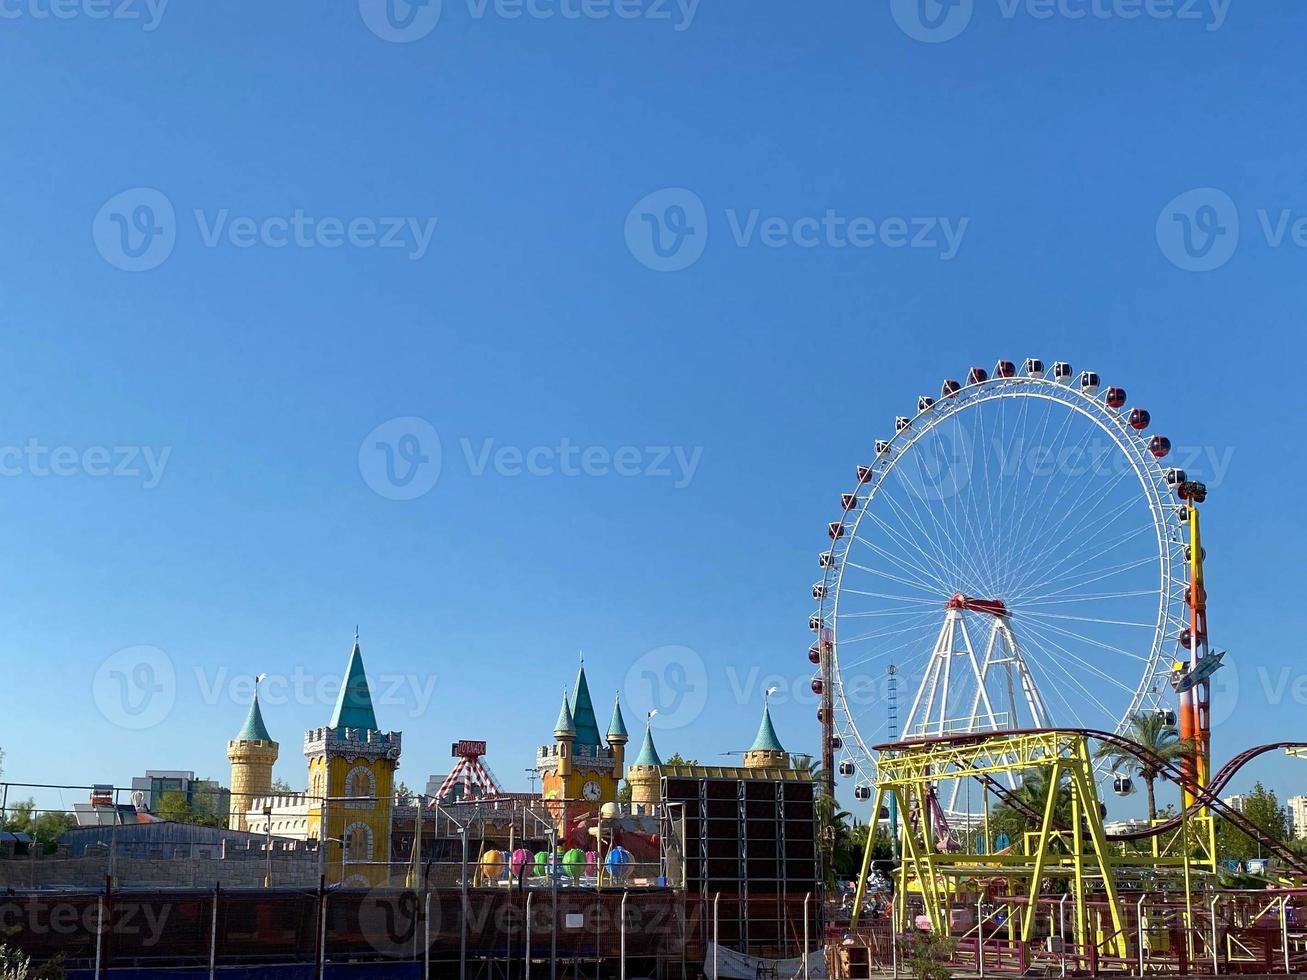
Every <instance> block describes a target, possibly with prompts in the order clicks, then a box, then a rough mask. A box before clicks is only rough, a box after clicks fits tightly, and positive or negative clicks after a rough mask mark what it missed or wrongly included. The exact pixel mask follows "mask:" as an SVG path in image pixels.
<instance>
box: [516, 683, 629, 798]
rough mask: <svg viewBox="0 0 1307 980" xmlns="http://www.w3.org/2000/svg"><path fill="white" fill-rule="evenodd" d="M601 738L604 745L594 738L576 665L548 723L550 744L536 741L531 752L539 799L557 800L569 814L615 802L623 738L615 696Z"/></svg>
mask: <svg viewBox="0 0 1307 980" xmlns="http://www.w3.org/2000/svg"><path fill="white" fill-rule="evenodd" d="M606 741H607V744H604V742H603V741H601V740H600V737H599V723H598V721H597V719H596V718H595V710H594V702H593V701H592V700H591V698H590V685H589V683H588V682H587V681H586V676H585V665H584V664H582V665H581V668H580V670H578V671H577V674H576V684H575V685H574V686H573V690H572V695H571V698H570V700H569V698H568V696H567V695H566V694H564V695H563V705H562V707H561V708H560V709H559V712H558V720H557V721H556V722H555V723H554V741H553V743H552V744H550V745H542V746H541V747H540V748H539V750H538V751H537V752H536V770H537V771H538V772H539V773H540V776H541V794H542V796H543V798H544V799H545V800H553V801H557V802H558V803H560V804H562V806H560V807H559V810H560V811H562V810H566V812H567V813H568V814H569V815H578V814H580V813H582V812H584V811H587V810H597V809H598V808H599V807H600V805H602V804H604V803H611V802H613V801H615V800H616V799H617V785H618V783H619V782H620V781H621V779H622V776H623V770H624V765H625V756H626V742H627V732H626V722H625V721H624V720H623V718H622V706H621V703H620V700H619V701H618V702H616V703H614V705H613V716H612V720H611V721H610V722H609V724H608V732H607V737H606Z"/></svg>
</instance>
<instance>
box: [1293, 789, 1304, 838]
mask: <svg viewBox="0 0 1307 980" xmlns="http://www.w3.org/2000/svg"><path fill="white" fill-rule="evenodd" d="M1289 819H1290V820H1291V821H1293V836H1294V837H1307V796H1291V797H1289Z"/></svg>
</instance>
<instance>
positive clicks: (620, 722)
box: [608, 695, 629, 742]
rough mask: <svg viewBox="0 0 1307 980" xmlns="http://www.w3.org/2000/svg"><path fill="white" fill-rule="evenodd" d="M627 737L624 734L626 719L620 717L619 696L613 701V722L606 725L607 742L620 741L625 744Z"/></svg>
mask: <svg viewBox="0 0 1307 980" xmlns="http://www.w3.org/2000/svg"><path fill="white" fill-rule="evenodd" d="M628 737H629V736H628V735H627V733H626V719H625V718H623V717H622V698H621V696H620V695H619V696H618V697H617V699H616V700H614V701H613V720H612V721H610V722H609V723H608V741H609V742H612V741H613V740H614V739H620V740H621V741H623V742H625V741H626V740H627V738H628Z"/></svg>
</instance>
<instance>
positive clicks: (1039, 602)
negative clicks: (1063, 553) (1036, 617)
mask: <svg viewBox="0 0 1307 980" xmlns="http://www.w3.org/2000/svg"><path fill="white" fill-rule="evenodd" d="M1150 561H1151V559H1150ZM1156 594H1157V590H1156V589H1138V590H1136V591H1134V592H1095V593H1093V594H1092V595H1078V596H1071V597H1069V598H1065V599H1059V598H1054V597H1053V596H1054V595H1055V594H1053V593H1050V595H1049V596H1047V597H1045V598H1043V599H1027V600H1025V601H1024V602H1023V603H1021V608H1022V609H1026V608H1028V607H1029V606H1044V605H1049V604H1057V605H1061V604H1062V603H1064V602H1100V601H1102V600H1104V599H1123V598H1133V597H1135V596H1143V595H1156Z"/></svg>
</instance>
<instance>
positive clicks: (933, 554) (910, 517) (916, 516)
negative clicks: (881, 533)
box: [876, 477, 949, 593]
mask: <svg viewBox="0 0 1307 980" xmlns="http://www.w3.org/2000/svg"><path fill="white" fill-rule="evenodd" d="M902 484H903V479H902V478H901V477H900V485H902ZM905 489H906V493H905V496H906V497H907V499H908V504H909V505H910V506H911V507H912V509H913V513H911V514H909V513H908V512H907V510H906V509H905V508H904V507H903V506H901V505H900V504H899V503H898V502H897V501H896V500H895V499H894V495H893V494H887V495H886V497H885V501H886V503H887V504H888V506H890V507H891V508H893V510H894V512H895V513H896V514H897V515H898V516H899V519H900V520H901V521H903V522H904V524H905V525H906V524H907V523H909V522H910V523H911V524H912V525H913V526H915V527H916V528H917V530H918V531H920V532H921V537H922V540H923V541H924V542H928V543H933V547H927V548H922V547H921V545H920V544H918V545H917V547H918V549H919V550H921V551H923V552H924V553H925V554H926V555H928V556H929V557H930V558H931V559H932V560H933V561H935V562H936V563H937V564H938V565H939V567H940V571H941V573H946V572H947V571H948V569H947V567H946V566H945V565H944V559H943V556H942V554H941V552H942V551H943V550H944V549H943V545H942V544H940V543H938V542H939V539H938V538H936V537H932V535H931V534H930V533H929V532H927V531H926V528H925V525H924V524H923V523H922V522H921V520H920V516H921V512H920V507H918V505H917V502H916V501H917V495H916V494H915V493H914V492H913V490H912V488H911V487H906V488H905ZM927 516H928V517H929V518H930V519H931V520H932V521H934V522H935V526H936V527H940V526H941V525H939V519H938V518H937V517H935V515H934V513H933V512H932V511H931V510H930V509H929V508H928V509H927ZM876 520H877V521H878V522H879V523H880V524H881V526H882V527H883V526H885V522H884V521H880V519H879V518H876ZM939 577H940V578H941V581H942V580H943V575H942V574H941V576H939ZM944 591H945V592H946V593H947V592H948V591H949V589H948V586H947V585H946V586H944Z"/></svg>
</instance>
